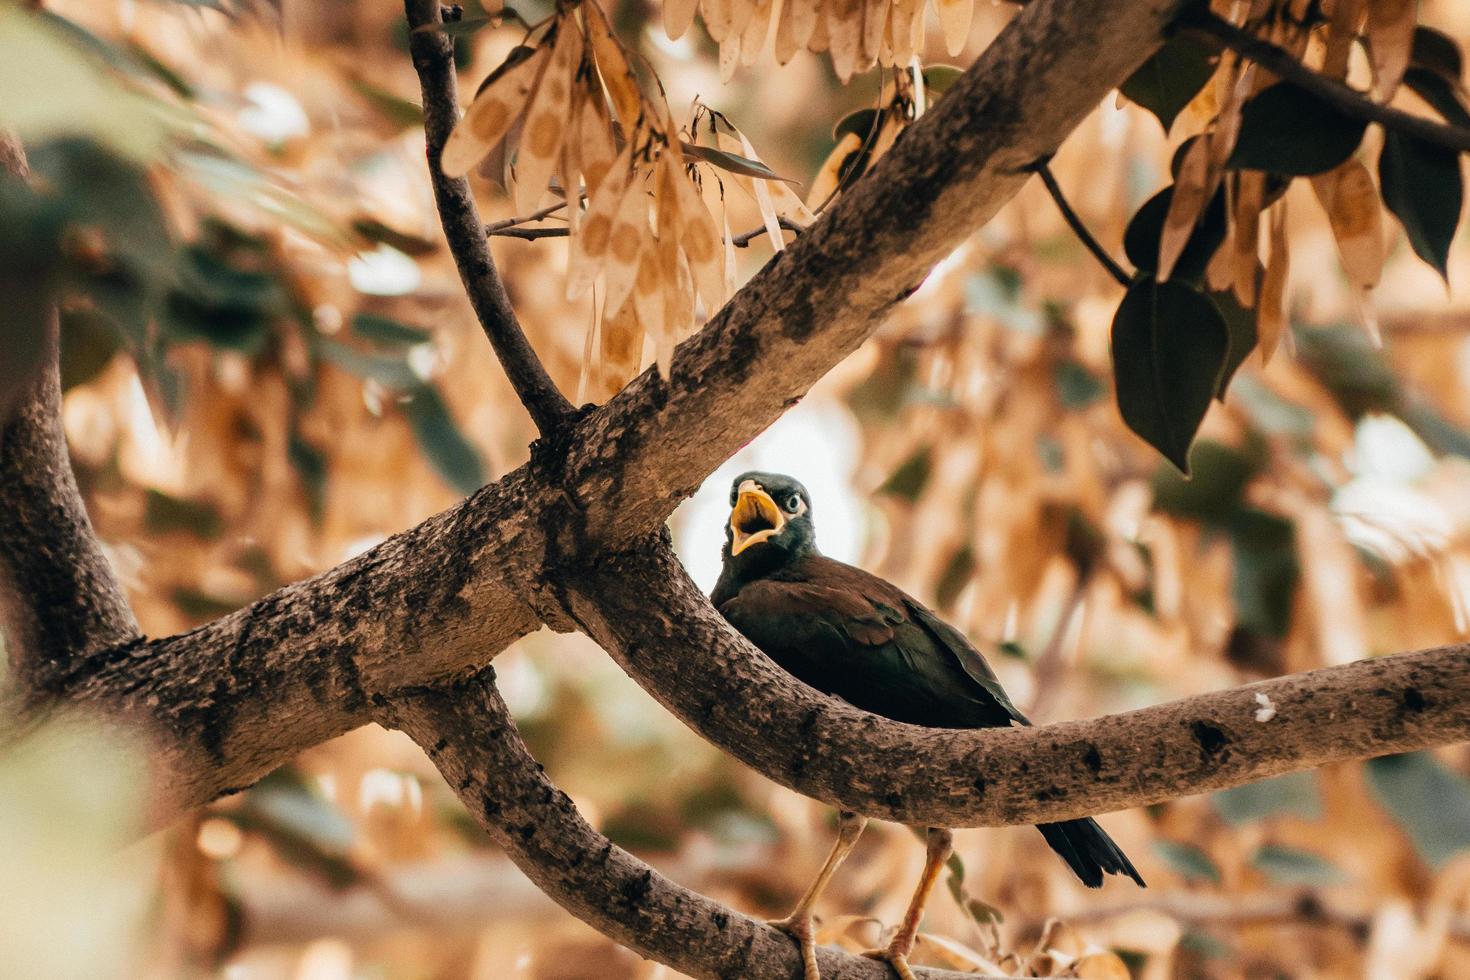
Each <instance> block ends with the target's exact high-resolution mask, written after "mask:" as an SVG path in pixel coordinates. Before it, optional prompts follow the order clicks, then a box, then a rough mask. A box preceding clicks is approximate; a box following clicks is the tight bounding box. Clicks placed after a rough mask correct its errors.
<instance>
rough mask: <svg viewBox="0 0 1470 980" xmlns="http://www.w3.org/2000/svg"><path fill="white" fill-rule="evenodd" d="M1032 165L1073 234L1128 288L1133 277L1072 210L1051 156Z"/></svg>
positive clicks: (1118, 281) (1120, 283)
mask: <svg viewBox="0 0 1470 980" xmlns="http://www.w3.org/2000/svg"><path fill="white" fill-rule="evenodd" d="M1032 167H1033V169H1034V170H1035V171H1036V174H1037V176H1039V177H1040V178H1041V182H1042V183H1043V184H1045V185H1046V190H1047V193H1049V194H1050V195H1051V199H1052V200H1053V201H1054V202H1056V206H1057V210H1058V211H1060V212H1061V213H1062V220H1064V221H1065V222H1067V227H1068V228H1071V229H1072V234H1074V235H1076V236H1077V238H1078V239H1079V240H1080V241H1081V242H1082V244H1083V245H1086V246H1087V250H1088V251H1089V252H1091V253H1092V255H1093V258H1095V259H1097V260H1098V262H1100V263H1102V267H1103V268H1104V269H1106V270H1107V271H1108V275H1110V276H1112V277H1113V279H1115V280H1116V281H1117V283H1118V285H1120V286H1122V287H1123V288H1124V289H1127V288H1128V286H1129V284H1130V283H1132V282H1133V277H1132V276H1130V275H1129V274H1128V273H1127V272H1126V271H1125V270H1124V269H1123V267H1122V266H1121V265H1119V264H1118V263H1117V262H1115V261H1114V260H1113V257H1112V256H1111V255H1109V254H1108V250H1107V249H1105V248H1103V246H1102V242H1100V241H1098V240H1097V239H1096V238H1095V237H1093V234H1092V232H1091V231H1089V230H1088V228H1087V225H1086V224H1084V223H1083V221H1082V218H1081V216H1080V215H1078V214H1077V212H1076V211H1073V210H1072V205H1071V204H1069V203H1068V202H1067V196H1066V195H1065V194H1063V193H1062V187H1061V185H1060V184H1058V183H1057V179H1056V177H1055V176H1054V175H1053V174H1052V172H1051V159H1050V157H1043V158H1041V159H1040V160H1037V161H1036V163H1034V164H1033V165H1032Z"/></svg>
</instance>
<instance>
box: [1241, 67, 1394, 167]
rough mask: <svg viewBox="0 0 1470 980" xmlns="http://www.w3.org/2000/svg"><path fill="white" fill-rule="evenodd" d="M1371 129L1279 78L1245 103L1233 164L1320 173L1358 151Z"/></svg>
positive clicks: (1359, 120) (1360, 121) (1358, 120)
mask: <svg viewBox="0 0 1470 980" xmlns="http://www.w3.org/2000/svg"><path fill="white" fill-rule="evenodd" d="M1366 128H1367V123H1365V122H1363V121H1362V120H1361V119H1354V118H1353V117H1351V116H1348V115H1344V114H1343V113H1342V112H1340V111H1339V110H1337V109H1335V108H1333V107H1332V106H1331V105H1328V104H1327V103H1326V102H1323V101H1322V100H1321V99H1319V98H1317V97H1316V96H1315V95H1312V94H1311V93H1310V92H1308V91H1306V90H1305V89H1302V88H1298V87H1297V86H1295V85H1293V84H1291V83H1290V82H1278V83H1277V84H1275V85H1272V86H1271V87H1270V88H1268V89H1266V90H1265V91H1263V92H1261V93H1260V94H1258V95H1256V96H1255V97H1254V98H1252V99H1251V100H1250V101H1249V102H1247V103H1246V104H1245V105H1244V106H1243V107H1242V109H1241V119H1240V137H1239V138H1238V139H1237V140H1236V143H1235V150H1234V152H1232V153H1231V154H1230V159H1229V161H1227V166H1231V167H1237V168H1240V169H1245V170H1267V171H1270V172H1272V173H1277V174H1287V175H1290V176H1294V177H1306V176H1310V175H1312V174H1320V173H1323V172H1324V171H1327V170H1331V169H1332V168H1333V167H1335V166H1337V165H1338V164H1340V163H1342V162H1343V161H1344V160H1346V159H1347V158H1348V157H1350V156H1352V155H1353V151H1354V150H1356V149H1357V148H1358V144H1359V143H1361V142H1362V141H1363V131H1364V130H1365V129H1366Z"/></svg>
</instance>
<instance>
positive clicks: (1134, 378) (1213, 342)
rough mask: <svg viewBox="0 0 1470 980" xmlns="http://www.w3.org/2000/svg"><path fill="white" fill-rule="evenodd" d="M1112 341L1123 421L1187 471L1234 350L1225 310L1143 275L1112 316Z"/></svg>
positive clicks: (1189, 291) (1195, 294)
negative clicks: (1193, 444)
mask: <svg viewBox="0 0 1470 980" xmlns="http://www.w3.org/2000/svg"><path fill="white" fill-rule="evenodd" d="M1112 347H1113V377H1114V379H1115V381H1116V384H1117V389H1118V410H1119V411H1120V412H1121V413H1122V415H1123V421H1124V422H1126V423H1127V424H1128V427H1129V428H1130V429H1132V430H1133V431H1134V432H1135V433H1137V434H1138V435H1139V436H1140V437H1141V438H1142V439H1143V440H1144V441H1145V442H1147V443H1149V445H1151V446H1153V447H1154V448H1155V449H1157V450H1158V451H1159V452H1160V453H1162V454H1163V455H1164V458H1166V459H1168V460H1169V461H1170V462H1171V463H1173V464H1174V465H1175V466H1177V467H1178V468H1179V470H1180V471H1181V472H1183V473H1188V472H1189V446H1190V443H1191V442H1193V441H1194V435H1195V433H1196V432H1198V431H1199V426H1200V423H1201V422H1202V421H1203V420H1204V417H1205V412H1206V411H1207V410H1208V409H1209V407H1210V402H1211V400H1212V399H1213V398H1214V397H1215V392H1216V391H1217V390H1218V389H1219V382H1220V372H1221V370H1222V369H1223V367H1224V366H1225V359H1226V356H1227V355H1228V354H1229V352H1230V335H1229V333H1228V331H1227V329H1226V326H1225V321H1224V319H1223V318H1222V317H1221V316H1220V311H1219V310H1217V309H1216V308H1215V304H1214V303H1212V302H1210V300H1209V297H1207V296H1205V295H1203V294H1202V293H1200V292H1198V291H1197V290H1195V289H1192V288H1190V287H1189V286H1186V285H1184V284H1183V283H1181V282H1179V281H1177V280H1172V279H1171V280H1170V281H1168V282H1162V283H1161V282H1157V281H1155V280H1154V279H1152V278H1147V279H1140V280H1139V281H1137V282H1135V283H1134V284H1133V285H1132V286H1130V287H1129V288H1128V292H1127V294H1126V295H1125V296H1124V297H1123V302H1122V303H1121V304H1119V306H1118V312H1117V314H1116V315H1115V316H1114V317H1113V332H1112Z"/></svg>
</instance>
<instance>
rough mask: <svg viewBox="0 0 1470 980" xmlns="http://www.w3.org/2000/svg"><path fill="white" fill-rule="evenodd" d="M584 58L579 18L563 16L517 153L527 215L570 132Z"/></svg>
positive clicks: (519, 195)
mask: <svg viewBox="0 0 1470 980" xmlns="http://www.w3.org/2000/svg"><path fill="white" fill-rule="evenodd" d="M581 60H582V32H581V31H580V30H578V29H577V20H576V18H575V17H570V16H568V17H562V18H561V19H560V23H559V24H558V27H557V32H556V50H555V51H554V52H552V55H551V62H550V63H549V64H548V65H547V66H546V71H545V72H544V73H543V74H542V76H541V81H540V83H539V84H538V85H537V86H536V94H535V95H534V96H532V97H531V108H530V109H528V110H526V128H525V129H524V130H523V131H522V132H521V145H520V150H519V151H518V152H517V154H516V208H517V209H518V210H519V211H520V212H521V213H522V214H526V213H528V212H530V211H533V210H535V208H536V204H537V202H538V201H540V200H541V196H542V195H543V194H545V193H546V184H547V182H548V181H549V180H550V179H551V174H552V171H554V170H555V169H556V158H557V154H558V152H559V151H560V150H561V144H562V140H563V139H565V137H566V133H567V113H568V110H569V109H570V108H571V99H572V81H573V74H574V73H575V72H576V70H577V65H578V64H579V63H580V62H581Z"/></svg>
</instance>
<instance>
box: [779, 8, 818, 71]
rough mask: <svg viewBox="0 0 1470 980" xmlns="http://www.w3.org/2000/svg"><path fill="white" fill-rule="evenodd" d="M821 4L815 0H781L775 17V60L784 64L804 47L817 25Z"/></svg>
mask: <svg viewBox="0 0 1470 980" xmlns="http://www.w3.org/2000/svg"><path fill="white" fill-rule="evenodd" d="M820 8H821V5H820V4H819V3H818V2H817V0H783V2H782V4H781V13H780V14H779V15H778V16H777V18H776V62H777V63H778V64H782V65H784V64H786V62H788V61H790V60H791V58H792V56H794V55H795V54H796V52H797V51H800V50H801V49H802V48H804V47H806V44H807V42H808V41H810V40H811V37H812V31H813V30H815V29H816V26H817V14H818V13H819V11H820Z"/></svg>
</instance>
